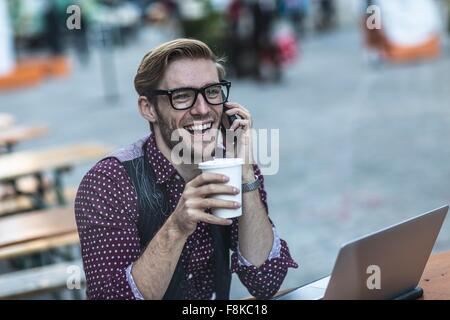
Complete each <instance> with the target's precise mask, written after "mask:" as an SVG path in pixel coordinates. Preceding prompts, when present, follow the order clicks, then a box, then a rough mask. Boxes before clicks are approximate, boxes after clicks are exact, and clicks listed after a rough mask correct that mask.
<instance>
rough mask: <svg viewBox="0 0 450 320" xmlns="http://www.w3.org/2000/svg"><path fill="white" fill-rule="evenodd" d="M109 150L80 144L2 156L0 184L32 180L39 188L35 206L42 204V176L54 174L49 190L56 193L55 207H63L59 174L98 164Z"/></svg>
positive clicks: (93, 145) (98, 145) (104, 147)
mask: <svg viewBox="0 0 450 320" xmlns="http://www.w3.org/2000/svg"><path fill="white" fill-rule="evenodd" d="M111 150H112V148H111V147H108V146H105V145H101V144H98V143H80V144H74V145H67V146H61V147H54V148H49V149H40V150H32V151H21V152H15V153H11V154H5V155H2V156H1V157H0V182H3V183H13V182H14V181H15V180H16V179H18V178H20V177H24V176H34V177H35V178H36V179H37V180H38V181H39V185H40V186H41V187H39V188H38V189H39V192H38V193H37V194H36V195H34V196H36V198H37V202H42V203H45V200H44V199H43V198H44V196H43V193H44V191H45V186H44V183H43V177H42V175H43V174H44V173H45V172H46V171H52V172H53V174H54V178H53V179H54V181H53V185H52V187H53V188H54V191H55V192H56V195H57V199H58V203H59V204H65V203H66V201H65V198H64V188H63V184H62V177H61V176H62V173H63V172H65V171H68V170H69V169H70V168H72V167H73V166H75V165H77V164H81V163H84V162H87V161H92V160H100V159H101V158H102V157H104V156H106V155H107V154H108V152H110V151H111ZM38 207H42V206H38Z"/></svg>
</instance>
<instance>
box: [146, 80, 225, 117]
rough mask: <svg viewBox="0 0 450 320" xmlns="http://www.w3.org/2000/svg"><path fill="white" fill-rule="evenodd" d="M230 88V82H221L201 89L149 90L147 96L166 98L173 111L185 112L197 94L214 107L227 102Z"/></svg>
mask: <svg viewBox="0 0 450 320" xmlns="http://www.w3.org/2000/svg"><path fill="white" fill-rule="evenodd" d="M230 87H231V82H229V81H226V80H223V81H220V82H217V83H212V84H208V85H206V86H204V87H202V88H189V87H186V88H177V89H170V90H151V91H150V92H149V94H150V95H153V96H167V97H169V101H170V104H171V105H172V107H173V108H174V109H176V110H186V109H189V108H192V107H193V106H194V104H195V102H196V101H197V97H198V94H199V93H201V94H202V96H203V98H205V100H206V102H208V103H209V104H211V105H214V106H216V105H220V104H224V103H225V102H228V95H229V94H230Z"/></svg>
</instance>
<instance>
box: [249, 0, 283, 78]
mask: <svg viewBox="0 0 450 320" xmlns="http://www.w3.org/2000/svg"><path fill="white" fill-rule="evenodd" d="M251 8H252V14H253V41H252V44H253V47H254V48H255V50H256V54H255V64H254V68H253V74H254V77H255V78H256V79H257V80H265V77H264V75H263V73H262V72H263V68H264V67H265V66H266V65H269V66H270V67H271V69H272V77H273V79H274V80H276V81H278V80H281V74H282V70H281V62H280V59H279V56H278V51H277V47H276V44H275V43H274V41H273V38H272V31H273V28H274V23H275V19H276V2H275V1H274V0H255V1H252V2H251Z"/></svg>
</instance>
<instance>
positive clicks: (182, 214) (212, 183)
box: [170, 172, 241, 237]
mask: <svg viewBox="0 0 450 320" xmlns="http://www.w3.org/2000/svg"><path fill="white" fill-rule="evenodd" d="M228 180H229V179H228V177H227V176H224V175H222V174H218V173H210V172H204V173H202V174H200V175H198V176H197V177H195V178H194V179H192V180H191V181H190V182H188V183H187V184H186V186H185V188H184V191H183V194H182V195H181V198H180V201H179V202H178V205H177V207H176V208H175V210H174V212H173V213H172V214H171V216H170V221H171V222H172V224H173V226H174V227H175V228H176V229H177V230H178V231H179V232H180V233H181V234H182V235H184V236H186V237H187V236H189V235H191V234H192V233H193V232H194V231H195V229H196V227H197V223H198V222H199V221H203V222H205V223H210V224H217V225H230V224H231V223H232V221H231V220H229V219H223V218H218V217H215V216H213V215H212V214H209V213H207V212H205V210H206V209H208V208H211V209H215V208H229V209H236V208H239V207H240V206H241V204H240V203H238V202H234V201H227V200H219V199H212V198H208V196H209V195H213V194H230V195H235V194H238V193H239V190H238V189H237V188H235V187H233V186H230V185H226V184H225V183H227V182H228Z"/></svg>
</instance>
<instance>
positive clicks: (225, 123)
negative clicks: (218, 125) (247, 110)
mask: <svg viewBox="0 0 450 320" xmlns="http://www.w3.org/2000/svg"><path fill="white" fill-rule="evenodd" d="M237 119H241V117H239V116H238V115H236V114H232V115H231V116H229V115H228V114H226V113H225V112H224V113H223V114H222V128H223V129H224V130H226V129H230V127H231V124H232V123H233V122H234V120H237Z"/></svg>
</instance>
